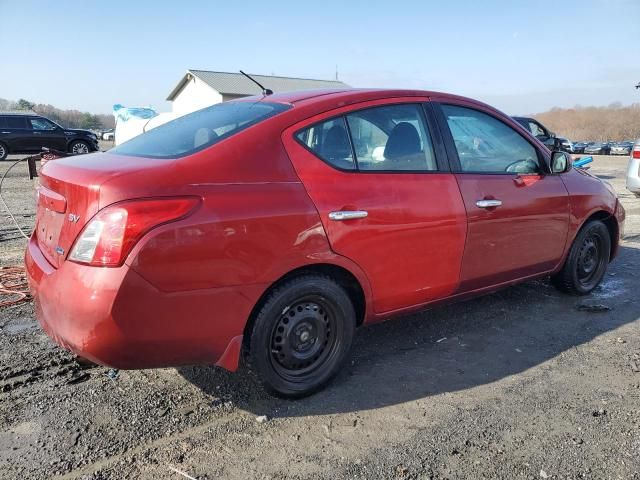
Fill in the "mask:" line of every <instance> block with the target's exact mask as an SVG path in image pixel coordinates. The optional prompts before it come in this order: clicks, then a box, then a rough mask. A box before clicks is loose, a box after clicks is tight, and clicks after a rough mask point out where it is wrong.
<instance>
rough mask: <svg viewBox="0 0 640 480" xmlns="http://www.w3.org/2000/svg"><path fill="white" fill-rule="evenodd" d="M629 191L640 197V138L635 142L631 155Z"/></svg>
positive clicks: (628, 177)
mask: <svg viewBox="0 0 640 480" xmlns="http://www.w3.org/2000/svg"><path fill="white" fill-rule="evenodd" d="M627 190H629V191H630V192H633V193H634V194H635V195H636V196H637V197H640V138H639V139H638V140H636V141H635V143H634V144H633V148H632V149H631V154H630V155H629V166H628V168H627Z"/></svg>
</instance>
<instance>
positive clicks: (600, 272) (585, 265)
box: [552, 220, 611, 295]
mask: <svg viewBox="0 0 640 480" xmlns="http://www.w3.org/2000/svg"><path fill="white" fill-rule="evenodd" d="M610 253H611V237H610V236H609V230H608V229H607V226H606V225H605V224H604V223H602V222H601V221H600V220H592V221H590V222H588V223H587V224H586V225H585V226H583V227H582V229H581V230H580V232H578V235H576V238H575V240H574V241H573V244H572V245H571V250H569V255H567V259H566V261H565V263H564V265H563V267H562V270H560V271H559V272H558V273H557V274H556V275H554V276H553V277H552V280H553V283H554V284H555V285H556V287H557V288H558V289H559V290H561V291H563V292H565V293H569V294H571V295H587V294H589V293H591V291H592V290H593V289H594V288H596V287H597V286H598V285H599V284H600V282H601V281H602V278H603V277H604V274H605V273H606V271H607V265H608V264H609V256H610Z"/></svg>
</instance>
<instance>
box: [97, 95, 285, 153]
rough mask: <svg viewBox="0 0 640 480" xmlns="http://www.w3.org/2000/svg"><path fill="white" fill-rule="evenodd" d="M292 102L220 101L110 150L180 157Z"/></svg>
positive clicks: (264, 117)
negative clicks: (284, 103) (283, 103)
mask: <svg viewBox="0 0 640 480" xmlns="http://www.w3.org/2000/svg"><path fill="white" fill-rule="evenodd" d="M288 108H289V106H287V105H282V104H279V103H267V102H229V103H219V104H217V105H213V106H212V107H207V108H204V109H202V110H198V111H197V112H193V113H190V114H188V115H185V116H183V117H180V118H178V119H176V120H173V121H171V122H168V123H165V124H164V125H160V126H159V127H156V128H154V129H152V130H149V131H148V132H146V133H144V134H142V135H138V136H137V137H134V138H132V139H131V140H129V141H128V142H125V143H123V144H121V145H118V146H117V147H115V148H112V149H111V150H109V152H110V153H117V154H121V155H132V156H136V157H150V158H176V157H183V156H185V155H190V154H192V153H194V152H197V151H200V150H203V149H205V148H207V147H210V146H211V145H214V144H215V143H217V142H219V141H220V140H223V139H225V138H228V137H230V136H231V135H234V134H236V133H238V132H240V131H241V130H244V129H245V128H248V127H250V126H252V125H255V124H256V123H259V122H261V121H263V120H265V119H267V118H269V117H272V116H274V115H276V114H277V113H280V112H282V111H284V110H287V109H288Z"/></svg>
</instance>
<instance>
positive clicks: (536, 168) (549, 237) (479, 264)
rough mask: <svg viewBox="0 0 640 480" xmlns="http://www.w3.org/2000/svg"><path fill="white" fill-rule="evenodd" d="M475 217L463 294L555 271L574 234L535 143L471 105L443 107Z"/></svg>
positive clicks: (453, 157)
mask: <svg viewBox="0 0 640 480" xmlns="http://www.w3.org/2000/svg"><path fill="white" fill-rule="evenodd" d="M436 110H437V111H438V119H439V123H440V126H441V129H442V131H443V134H444V137H445V141H446V145H447V151H448V154H449V159H450V161H451V163H452V167H453V168H454V171H455V172H456V173H455V177H456V180H457V182H458V185H459V186H460V191H461V193H462V197H463V199H464V204H465V208H466V211H467V219H468V233H467V243H466V247H465V251H464V257H463V261H462V272H461V285H460V292H463V291H469V290H475V289H477V288H483V287H487V286H492V285H497V284H499V283H502V282H508V281H512V280H516V279H520V278H523V277H527V276H529V275H535V274H539V273H542V272H547V271H549V270H552V269H553V268H554V267H555V266H556V265H557V264H558V262H559V261H560V259H561V256H562V253H563V251H564V246H565V242H566V239H567V233H568V228H569V197H568V192H567V190H566V188H565V186H564V183H563V182H562V179H561V178H560V177H559V176H557V175H550V174H548V173H547V171H546V170H547V169H546V166H545V164H544V159H543V157H542V155H543V154H544V153H543V152H542V151H541V150H539V149H538V147H537V146H536V145H535V143H534V142H533V141H532V140H530V139H527V138H526V136H525V135H524V134H521V133H520V132H519V131H518V130H517V128H515V126H514V125H512V124H510V121H509V120H507V119H505V118H503V117H501V116H500V115H499V114H497V113H496V112H494V111H493V110H490V109H485V108H483V107H481V106H478V105H476V104H472V103H466V102H464V101H462V100H460V101H449V100H448V101H447V103H446V104H440V105H438V106H437V107H436Z"/></svg>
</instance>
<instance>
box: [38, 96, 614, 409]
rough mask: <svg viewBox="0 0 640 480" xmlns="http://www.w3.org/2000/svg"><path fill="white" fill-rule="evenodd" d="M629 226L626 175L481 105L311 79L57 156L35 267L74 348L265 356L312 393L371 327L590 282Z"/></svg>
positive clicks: (133, 357)
mask: <svg viewBox="0 0 640 480" xmlns="http://www.w3.org/2000/svg"><path fill="white" fill-rule="evenodd" d="M623 222H624V210H623V208H622V206H621V205H620V203H619V202H618V200H617V198H616V195H615V194H614V192H613V191H612V189H611V188H610V187H609V186H608V184H606V183H604V182H602V181H600V180H599V179H598V178H596V177H594V176H592V175H590V174H589V173H588V172H586V171H584V170H580V169H574V168H572V164H571V159H570V158H569V157H568V156H567V154H565V153H562V152H553V153H551V152H549V150H547V148H546V147H545V146H544V145H543V144H542V143H540V142H539V141H538V140H536V139H535V138H534V137H533V136H532V135H531V134H530V133H529V132H527V131H526V130H525V129H523V128H522V127H521V126H520V125H518V124H517V123H516V122H514V121H513V120H512V119H511V118H510V117H508V116H506V115H505V114H503V113H501V112H499V111H497V110H495V109H494V108H492V107H490V106H487V105H485V104H483V103H480V102H477V101H474V100H470V99H468V98H462V97H457V96H452V95H445V94H440V93H435V92H423V91H407V90H341V91H313V92H297V93H290V94H275V95H269V96H264V97H252V98H247V99H242V100H237V101H233V102H228V103H223V104H219V105H214V106H212V107H209V108H205V109H203V110H200V111H198V112H195V113H192V114H190V115H187V116H184V117H182V118H180V119H178V120H175V121H173V122H170V123H168V124H166V125H163V126H160V127H158V128H156V129H154V130H151V131H149V132H147V133H146V134H144V135H141V136H139V137H136V138H134V139H132V140H130V141H129V142H126V143H124V144H122V145H120V146H118V147H116V148H114V149H112V150H110V151H109V152H107V153H95V154H91V155H83V156H80V157H72V158H64V159H59V160H55V161H52V162H48V163H47V165H46V166H45V167H44V168H43V170H42V175H41V187H40V190H39V196H38V214H37V223H36V227H35V231H34V233H33V236H32V237H31V240H30V242H29V245H28V248H27V251H26V258H25V261H26V265H27V270H28V275H29V280H30V285H31V288H32V291H33V294H34V297H35V299H36V306H37V316H38V319H39V321H40V323H41V325H42V327H43V328H44V329H45V330H46V331H47V332H48V333H49V335H50V336H51V337H52V338H53V339H54V340H55V341H56V342H58V343H59V344H60V345H62V346H63V347H65V348H68V349H70V350H71V351H73V352H75V353H76V354H78V355H80V356H82V357H85V358H87V359H89V360H92V361H94V362H97V363H100V364H103V365H109V366H112V367H116V368H149V367H164V366H172V365H181V364H195V363H213V364H216V365H219V366H222V367H224V368H227V369H229V370H235V369H236V368H237V366H238V361H239V357H240V352H241V350H242V349H246V350H247V351H248V352H249V355H250V358H251V364H252V366H253V368H255V369H256V370H257V373H258V374H259V376H260V378H261V379H262V381H263V383H264V384H265V386H266V387H267V388H268V389H269V390H270V391H272V392H275V393H277V394H280V395H284V396H293V397H295V396H302V395H306V394H309V393H311V392H313V391H316V390H318V389H319V388H321V387H322V386H323V385H325V384H326V383H327V382H328V381H329V380H330V379H331V377H332V376H333V375H334V374H335V373H336V372H337V371H338V370H339V369H340V368H341V366H342V365H343V364H344V361H345V358H346V357H347V355H348V352H349V348H350V345H351V340H352V338H353V334H354V330H355V328H356V327H357V326H360V325H364V324H370V323H375V322H379V321H382V320H385V319H387V318H389V317H392V316H395V315H398V314H401V313H405V312H410V311H413V310H417V309H421V308H424V307H428V306H433V305H435V304H437V303H439V302H443V301H451V300H457V299H462V298H467V297H469V296H472V295H478V294H482V293H486V292H490V291H493V290H495V289H496V288H500V287H504V286H508V285H511V284H514V283H516V282H522V281H526V280H529V279H533V278H538V277H545V276H551V277H552V279H553V281H554V283H555V284H556V285H557V286H558V287H559V288H560V289H561V290H563V291H565V292H568V293H572V294H577V295H584V294H588V293H589V292H591V291H592V290H593V289H594V288H595V287H596V286H597V285H598V284H599V283H600V281H601V280H602V278H603V276H604V274H605V270H606V268H607V265H608V263H609V262H610V261H611V260H612V259H613V258H614V256H615V255H616V251H617V249H618V242H619V238H620V232H621V231H622V228H623Z"/></svg>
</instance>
